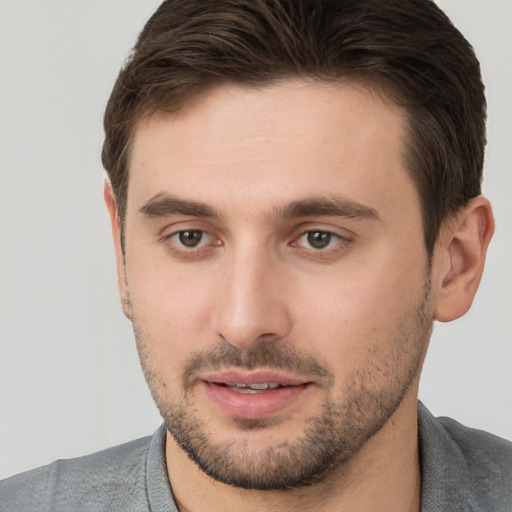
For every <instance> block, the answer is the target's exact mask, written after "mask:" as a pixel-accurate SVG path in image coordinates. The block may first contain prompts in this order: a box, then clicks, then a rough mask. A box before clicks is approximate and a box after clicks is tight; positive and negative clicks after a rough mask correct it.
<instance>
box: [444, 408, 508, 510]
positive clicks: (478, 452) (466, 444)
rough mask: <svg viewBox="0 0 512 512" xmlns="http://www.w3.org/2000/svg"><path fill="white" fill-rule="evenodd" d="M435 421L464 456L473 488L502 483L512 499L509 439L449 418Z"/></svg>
mask: <svg viewBox="0 0 512 512" xmlns="http://www.w3.org/2000/svg"><path fill="white" fill-rule="evenodd" d="M438 421H439V423H440V424H441V425H442V427H443V428H444V430H445V432H446V433H447V434H448V436H449V437H450V439H451V440H452V442H453V443H454V445H456V446H457V448H458V449H459V451H460V453H461V454H462V455H463V456H464V459H465V462H466V465H467V468H468V473H469V477H470V479H471V481H472V485H473V486H474V488H475V489H478V488H483V487H485V486H496V485H499V484H500V483H501V484H503V485H504V486H506V487H504V489H506V490H507V491H508V496H509V497H510V498H511V500H512V443H511V442H510V441H507V440H506V439H502V438H501V437H498V436H495V435H493V434H490V433H489V432H484V431H482V430H477V429H473V428H469V427H466V426H464V425H462V424H460V423H459V422H458V421H455V420H453V419H451V418H445V417H441V418H438ZM511 508H512V502H511Z"/></svg>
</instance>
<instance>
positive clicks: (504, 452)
mask: <svg viewBox="0 0 512 512" xmlns="http://www.w3.org/2000/svg"><path fill="white" fill-rule="evenodd" d="M419 432H420V454H421V459H422V472H423V481H424V502H430V503H432V504H434V503H435V504H437V506H436V507H431V508H428V507H425V509H426V510H445V509H446V510H464V511H465V510H471V511H482V512H483V511H489V510H492V511H496V512H498V511H503V512H505V511H508V512H510V510H512V443H511V442H510V441H507V440H505V439H502V438H500V437H497V436H495V435H493V434H490V433H488V432H484V431H482V430H476V429H473V428H469V427H466V426H464V425H462V424H460V423H459V422H457V421H455V420H453V419H451V418H445V417H440V418H435V417H433V416H432V415H431V414H430V413H429V412H428V411H427V410H426V409H425V407H423V406H422V404H420V407H419ZM441 503H442V504H443V506H444V507H445V508H440V507H439V504H441ZM446 507H448V508H446Z"/></svg>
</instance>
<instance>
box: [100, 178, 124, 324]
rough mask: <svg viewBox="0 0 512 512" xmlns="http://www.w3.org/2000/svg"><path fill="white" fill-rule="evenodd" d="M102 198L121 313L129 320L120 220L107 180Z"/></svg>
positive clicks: (110, 186) (112, 192)
mask: <svg viewBox="0 0 512 512" xmlns="http://www.w3.org/2000/svg"><path fill="white" fill-rule="evenodd" d="M103 197H104V199H105V204H106V205H107V210H108V213H109V216H110V223H111V226H112V237H113V239H114V248H115V251H116V264H117V282H118V286H119V294H120V296H121V304H122V307H123V313H124V315H125V316H126V318H128V320H131V307H130V298H129V294H128V285H127V282H126V263H125V257H124V250H123V246H122V240H121V219H120V218H119V215H118V213H117V204H116V200H115V196H114V191H113V190H112V185H111V184H110V181H109V180H105V185H104V187H103Z"/></svg>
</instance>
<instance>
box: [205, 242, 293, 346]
mask: <svg viewBox="0 0 512 512" xmlns="http://www.w3.org/2000/svg"><path fill="white" fill-rule="evenodd" d="M241 252H242V251H239V252H238V253H237V254H232V255H231V257H230V258H227V260H226V262H225V264H224V267H223V272H222V273H221V279H220V285H219V288H220V289H219V290H218V294H217V298H218V300H217V303H216V305H215V312H214V314H213V320H212V321H213V326H212V327H213V330H214V332H215V334H216V335H217V336H219V337H220V338H222V339H223V340H225V341H227V342H229V343H230V344H232V345H235V346H237V347H238V348H241V349H243V348H249V347H250V346H251V345H252V344H253V343H254V342H256V341H257V340H259V339H262V338H265V339H268V340H272V339H275V340H278V339H283V338H284V337H285V336H286V335H287V334H288V333H289V331H290V329H291V316H290V311H289V302H288V300H287V295H286V289H287V287H286V285H285V282H284V275H283V272H282V268H280V266H279V264H278V263H277V262H275V261H272V258H271V256H269V255H268V254H264V253H263V251H258V252H257V253H256V252H255V251H251V250H248V251H246V252H245V254H243V253H241ZM247 253H250V254H247Z"/></svg>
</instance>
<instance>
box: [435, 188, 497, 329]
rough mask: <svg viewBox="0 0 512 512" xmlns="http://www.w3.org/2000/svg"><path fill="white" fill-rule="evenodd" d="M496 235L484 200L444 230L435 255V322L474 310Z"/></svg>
mask: <svg viewBox="0 0 512 512" xmlns="http://www.w3.org/2000/svg"><path fill="white" fill-rule="evenodd" d="M493 233H494V219H493V215H492V208H491V205H490V203H489V201H488V200H487V199H485V198H484V197H483V196H478V197H475V198H474V199H471V200H470V201H469V203H468V204H467V205H466V206H465V207H464V208H463V209H462V211H461V212H460V213H459V214H458V215H457V216H456V217H455V218H454V219H453V220H451V221H450V222H449V225H448V226H446V227H445V228H443V230H442V233H441V234H440V239H439V241H438V246H437V247H436V254H435V258H436V259H437V262H436V263H437V265H438V268H437V269H436V272H437V277H436V279H437V282H438V283H439V284H438V286H437V300H436V309H435V318H436V320H438V321H440V322H449V321H451V320H455V319H456V318H459V317H461V316H462V315H464V314H465V313H466V312H467V311H468V310H469V308H470V307H471V304H472V302H473V299H474V297H475V294H476V291H477V289H478V286H479V284H480V279H481V277H482V273H483V269H484V263H485V256H486V253H487V247H488V245H489V242H490V240H491V237H492V234H493Z"/></svg>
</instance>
